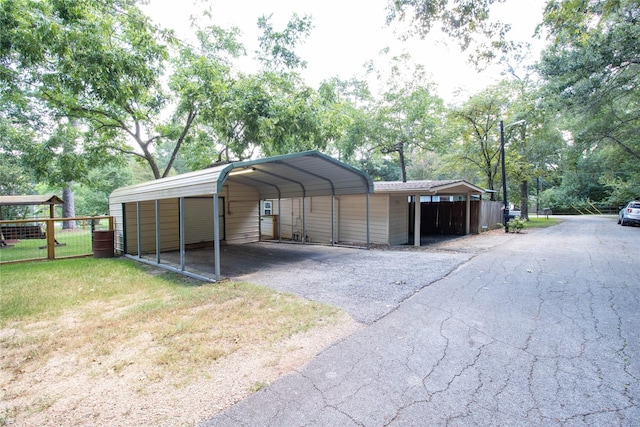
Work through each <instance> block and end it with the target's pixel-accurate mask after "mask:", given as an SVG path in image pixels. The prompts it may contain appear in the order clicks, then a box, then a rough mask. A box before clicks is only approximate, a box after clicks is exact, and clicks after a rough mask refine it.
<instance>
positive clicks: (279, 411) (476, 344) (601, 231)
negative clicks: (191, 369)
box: [202, 217, 640, 426]
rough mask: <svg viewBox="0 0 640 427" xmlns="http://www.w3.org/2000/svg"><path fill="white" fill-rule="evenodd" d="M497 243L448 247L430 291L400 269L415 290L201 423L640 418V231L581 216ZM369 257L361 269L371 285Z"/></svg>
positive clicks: (558, 422) (621, 421)
mask: <svg viewBox="0 0 640 427" xmlns="http://www.w3.org/2000/svg"><path fill="white" fill-rule="evenodd" d="M498 239H503V241H501V242H499V243H498V244H497V245H496V246H494V247H493V248H491V249H487V250H483V249H477V250H475V252H473V251H467V252H464V251H465V248H464V247H463V248H460V249H459V250H455V249H452V248H442V251H443V252H442V253H441V254H442V255H443V256H454V257H456V259H458V260H459V261H460V264H459V266H458V267H457V268H456V267H455V266H454V270H453V271H452V272H451V273H450V274H448V275H447V274H446V273H445V274H443V276H444V277H441V278H440V279H437V280H435V281H434V282H432V283H431V284H430V285H428V286H426V285H422V286H421V285H420V284H417V285H414V282H417V281H419V280H420V279H419V278H420V277H422V276H421V274H418V273H415V271H420V272H423V271H424V270H425V269H423V268H422V267H423V266H422V264H421V263H420V260H421V258H419V257H417V258H415V262H416V264H415V265H414V267H415V268H414V269H413V272H407V269H406V268H400V269H396V270H395V271H396V273H397V274H398V276H397V277H398V278H400V279H401V280H403V279H404V280H406V281H407V283H408V284H411V285H410V286H412V287H414V289H415V290H414V291H413V295H412V296H410V297H406V298H405V299H404V300H401V301H400V302H399V303H398V304H397V307H396V308H395V309H393V310H387V312H386V314H383V315H382V316H381V317H378V320H377V321H374V322H372V323H371V324H370V325H369V326H368V327H366V328H364V329H362V330H360V331H359V332H357V333H355V334H354V335H352V336H350V337H348V338H346V339H344V340H342V341H341V342H338V343H336V344H335V345H333V346H332V347H330V348H328V349H326V350H325V351H323V352H322V353H320V354H319V355H318V356H317V357H316V358H315V359H314V360H313V361H312V362H311V363H309V364H308V365H306V366H304V367H303V368H301V369H300V370H297V371H295V372H292V373H290V374H289V375H286V376H285V377H283V378H282V379H280V380H278V381H276V382H275V383H273V384H271V385H269V386H268V387H266V388H264V389H262V390H261V391H259V392H257V393H255V394H253V395H252V396H250V397H249V398H247V399H245V400H243V401H241V402H239V403H237V404H236V405H234V406H232V407H231V408H229V409H228V410H226V411H224V412H222V413H220V414H218V415H217V416H216V417H214V418H212V419H211V420H209V421H207V422H205V423H203V424H202V425H203V426H303V425H304V426H335V425H340V426H382V425H394V426H395V425H399V426H404V425H407V426H417V425H429V426H444V425H447V426H489V425H492V426H507V425H509V426H524V425H527V426H529V425H533V426H595V425H602V426H638V425H640V421H638V420H640V381H639V380H640V316H638V307H639V306H640V283H639V282H640V262H638V242H640V228H638V227H633V228H632V227H620V226H618V225H617V224H616V220H615V218H613V217H575V218H566V220H565V222H564V223H563V224H561V225H559V226H557V227H553V228H550V229H545V230H540V231H536V232H533V233H526V234H521V235H509V236H508V237H507V236H504V237H500V236H498ZM481 246H482V245H481ZM357 253H358V255H363V256H365V257H366V256H368V255H366V254H367V252H364V251H363V252H357ZM426 255H429V254H426ZM403 256H409V257H412V256H414V255H413V253H408V252H407V253H401V254H400V255H398V258H397V259H396V261H397V260H398V259H400V258H402V257H403ZM354 261H355V259H354ZM331 262H332V261H330V262H329V266H332V265H333V264H331ZM373 262H377V260H376V258H375V255H374V258H371V259H368V258H363V259H360V260H359V262H357V263H355V265H353V266H352V267H351V268H353V269H355V270H353V271H357V272H359V274H357V275H356V277H360V274H362V275H363V277H365V278H366V279H367V280H364V282H368V281H371V280H373V279H375V274H369V273H368V267H369V268H371V266H370V264H371V263H373ZM313 265H316V264H313ZM347 265H348V263H347V264H345V265H344V268H348V267H347ZM360 265H362V267H360ZM393 265H394V263H393V262H391V263H390V264H388V265H387V266H393ZM345 271H346V270H345ZM345 271H343V273H344V272H345ZM440 274H442V273H440ZM344 275H345V274H343V276H344ZM262 276H263V277H269V274H264V275H262ZM323 277H330V278H332V280H335V281H337V282H339V280H340V274H335V275H329V276H323ZM390 277H391V276H390ZM294 278H295V277H293V276H291V277H289V278H287V279H286V280H285V279H281V280H280V281H281V282H287V281H293V279H294ZM273 280H276V279H275V278H274V279H273ZM252 281H253V280H252ZM326 282H328V280H324V279H323V280H321V281H320V282H317V285H316V286H317V287H318V288H320V287H322V286H324V285H325V284H326ZM384 282H385V283H388V286H389V287H391V288H393V286H399V285H395V282H388V280H387V279H385V280H384ZM426 282H427V280H425V281H424V282H420V283H426ZM381 283H382V281H381ZM336 286H337V285H336ZM380 286H381V287H382V285H380ZM309 288H310V289H311V288H313V286H311V285H310V286H309ZM374 299H375V298H374ZM374 299H372V300H374ZM387 301H388V300H387ZM372 305H375V304H372ZM391 305H393V304H391ZM378 308H379V307H378ZM374 313H375V314H374ZM378 313H380V311H379V310H373V309H372V310H370V311H368V315H367V316H371V317H376V316H379V314H378ZM367 316H363V317H364V318H369V317H367Z"/></svg>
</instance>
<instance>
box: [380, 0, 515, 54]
mask: <svg viewBox="0 0 640 427" xmlns="http://www.w3.org/2000/svg"><path fill="white" fill-rule="evenodd" d="M504 1H505V0H455V1H453V0H451V1H448V0H391V1H390V2H389V3H390V5H389V6H388V8H387V10H388V15H387V22H388V23H389V22H391V21H394V20H399V21H408V22H409V23H410V29H409V33H416V34H418V35H420V36H422V37H425V36H426V35H427V34H429V33H430V32H431V31H432V30H433V28H434V26H436V24H439V25H438V28H439V29H441V30H442V31H443V32H444V33H445V34H446V35H448V36H449V37H450V38H452V39H454V40H455V41H457V42H458V44H459V45H460V48H461V49H462V50H466V49H467V48H469V47H470V46H471V45H473V44H475V45H476V49H475V54H474V55H473V56H472V57H471V58H472V59H473V60H474V61H475V62H476V64H478V65H479V64H480V63H484V62H488V61H490V60H492V59H494V58H496V56H497V54H498V53H501V52H502V53H506V52H508V51H510V50H512V49H514V48H515V47H516V45H515V44H514V43H510V42H508V41H507V40H506V35H507V33H508V31H509V29H510V25H509V24H508V23H503V22H498V21H495V20H491V19H490V16H491V13H490V12H491V5H492V4H493V3H502V2H504Z"/></svg>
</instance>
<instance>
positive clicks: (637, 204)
mask: <svg viewBox="0 0 640 427" xmlns="http://www.w3.org/2000/svg"><path fill="white" fill-rule="evenodd" d="M629 207H630V208H633V209H640V203H631V204H630V205H629Z"/></svg>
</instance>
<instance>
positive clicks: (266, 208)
mask: <svg viewBox="0 0 640 427" xmlns="http://www.w3.org/2000/svg"><path fill="white" fill-rule="evenodd" d="M262 215H273V202H272V201H271V200H265V201H264V202H262Z"/></svg>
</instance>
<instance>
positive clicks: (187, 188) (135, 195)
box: [109, 151, 373, 280]
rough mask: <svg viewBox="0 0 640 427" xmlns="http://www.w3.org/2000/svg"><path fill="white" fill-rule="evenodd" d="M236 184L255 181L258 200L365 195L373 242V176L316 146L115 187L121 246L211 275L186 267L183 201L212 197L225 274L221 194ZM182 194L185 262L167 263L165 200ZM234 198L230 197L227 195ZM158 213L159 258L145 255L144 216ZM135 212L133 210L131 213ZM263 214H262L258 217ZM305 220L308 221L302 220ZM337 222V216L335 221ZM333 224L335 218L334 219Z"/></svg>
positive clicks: (157, 261)
mask: <svg viewBox="0 0 640 427" xmlns="http://www.w3.org/2000/svg"><path fill="white" fill-rule="evenodd" d="M231 185H239V186H245V187H251V188H253V189H254V190H255V192H256V193H257V199H256V200H255V204H256V206H258V205H259V201H260V200H264V199H281V198H292V197H300V198H302V200H303V201H304V200H305V199H306V198H307V197H314V196H332V203H333V196H338V195H348V194H365V195H366V204H367V207H366V222H367V245H368V244H369V237H368V234H369V231H368V230H369V195H370V194H371V193H372V192H373V182H372V181H371V179H370V177H369V176H368V175H367V174H366V173H364V172H362V171H359V170H357V169H355V168H353V167H351V166H349V165H347V164H344V163H342V162H340V161H338V160H335V159H333V158H331V157H329V156H327V155H324V154H322V153H320V152H317V151H306V152H301V153H295V154H288V155H282V156H275V157H269V158H263V159H256V160H249V161H243V162H234V163H229V164H226V165H221V166H217V167H212V168H209V169H204V170H200V171H196V172H191V173H186V174H182V175H177V176H173V177H169V178H163V179H158V180H155V181H150V182H147V183H142V184H137V185H132V186H128V187H123V188H119V189H117V190H115V191H114V192H113V193H112V194H111V196H110V197H109V210H110V213H111V215H112V216H114V218H115V229H116V249H119V251H120V252H122V253H124V254H125V255H126V256H129V257H131V258H133V259H136V260H140V261H143V262H147V263H150V264H154V265H157V266H160V267H163V268H167V269H169V270H174V271H177V272H180V273H182V274H186V275H189V276H192V277H197V278H199V279H209V280H210V278H207V277H203V276H200V275H198V274H195V273H192V272H189V271H187V270H186V268H185V257H184V255H185V238H184V236H185V227H186V226H188V225H187V224H185V218H184V212H185V210H184V202H185V198H189V197H199V198H203V197H211V199H212V201H211V203H212V208H213V211H212V212H214V213H215V214H214V215H213V247H214V262H215V280H219V279H220V234H219V233H220V223H219V221H220V219H219V215H218V214H217V213H218V212H219V211H220V207H219V198H220V197H221V195H223V194H225V193H224V192H225V187H226V191H227V192H228V191H229V187H230V186H231ZM168 199H177V200H178V206H177V210H178V216H179V220H178V224H177V227H178V235H179V251H180V265H179V267H177V268H176V267H172V266H169V265H166V264H163V263H162V261H161V257H160V254H161V252H162V249H161V243H160V238H161V227H160V211H161V202H162V201H164V200H168ZM143 202H147V203H148V202H154V204H155V210H154V211H155V212H149V211H148V210H141V203H143ZM228 203H230V201H228ZM132 204H133V205H135V231H136V236H135V239H134V237H133V236H127V235H126V233H125V230H126V229H127V224H126V221H127V212H126V208H125V206H126V205H129V206H131V205H132ZM154 215H155V232H154V233H152V234H153V235H155V254H156V257H155V260H149V259H143V257H142V255H143V249H142V233H143V223H144V221H147V222H149V221H152V218H151V217H153V216H154ZM130 217H131V215H130ZM256 220H258V218H256ZM303 222H304V221H303ZM332 223H333V221H332ZM332 227H333V224H332ZM128 244H129V245H131V246H135V247H136V248H137V253H136V254H127V245H128Z"/></svg>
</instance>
